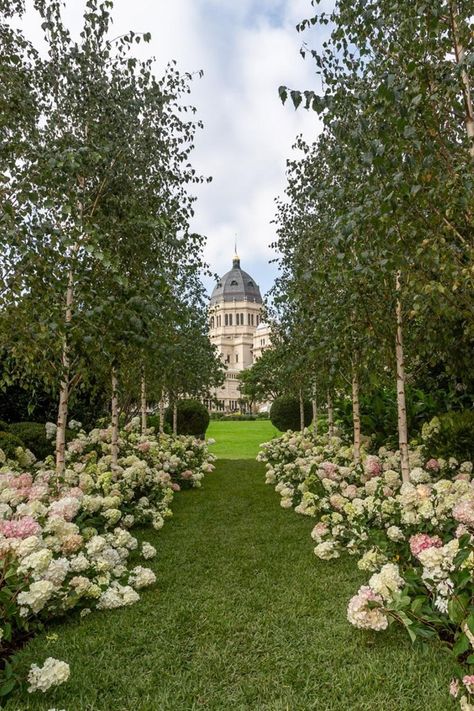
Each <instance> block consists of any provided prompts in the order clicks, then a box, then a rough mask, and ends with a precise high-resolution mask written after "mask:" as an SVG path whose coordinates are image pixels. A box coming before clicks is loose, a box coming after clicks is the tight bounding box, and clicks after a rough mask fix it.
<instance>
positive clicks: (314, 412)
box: [311, 391, 318, 437]
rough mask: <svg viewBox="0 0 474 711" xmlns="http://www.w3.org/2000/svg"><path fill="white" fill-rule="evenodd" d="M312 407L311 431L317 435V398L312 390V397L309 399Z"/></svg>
mask: <svg viewBox="0 0 474 711" xmlns="http://www.w3.org/2000/svg"><path fill="white" fill-rule="evenodd" d="M311 405H312V407H313V432H314V436H315V437H317V436H318V400H317V398H316V391H314V395H313V399H312V401H311Z"/></svg>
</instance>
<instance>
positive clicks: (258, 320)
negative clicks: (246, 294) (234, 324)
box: [257, 316, 260, 326]
mask: <svg viewBox="0 0 474 711" xmlns="http://www.w3.org/2000/svg"><path fill="white" fill-rule="evenodd" d="M259 323H260V316H257V326H258V324H259Z"/></svg>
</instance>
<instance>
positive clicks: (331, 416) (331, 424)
mask: <svg viewBox="0 0 474 711" xmlns="http://www.w3.org/2000/svg"><path fill="white" fill-rule="evenodd" d="M328 434H329V436H330V437H334V407H333V404H332V397H331V393H330V392H329V390H328Z"/></svg>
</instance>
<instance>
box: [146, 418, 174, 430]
mask: <svg viewBox="0 0 474 711" xmlns="http://www.w3.org/2000/svg"><path fill="white" fill-rule="evenodd" d="M146 424H147V427H153V428H154V430H155V434H159V432H160V416H159V415H148V417H147V418H146ZM163 430H164V433H165V434H168V435H169V434H171V427H170V426H169V424H168V422H166V421H165V423H164V426H163Z"/></svg>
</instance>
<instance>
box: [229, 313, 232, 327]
mask: <svg viewBox="0 0 474 711" xmlns="http://www.w3.org/2000/svg"><path fill="white" fill-rule="evenodd" d="M229 326H232V314H229Z"/></svg>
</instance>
